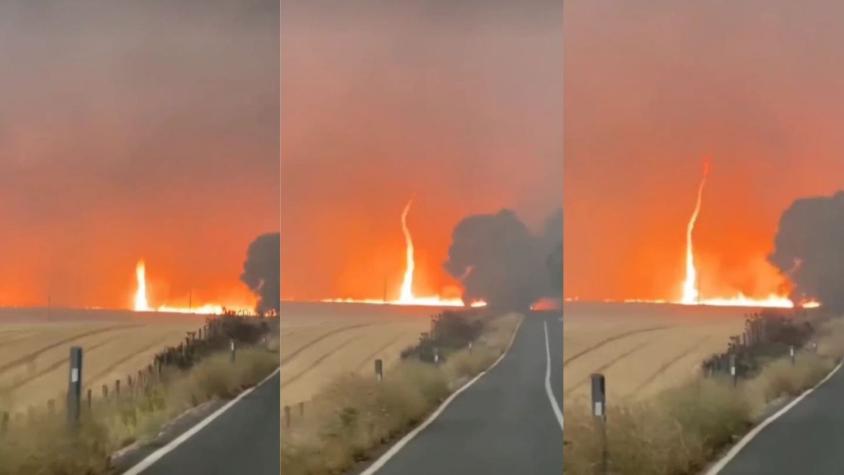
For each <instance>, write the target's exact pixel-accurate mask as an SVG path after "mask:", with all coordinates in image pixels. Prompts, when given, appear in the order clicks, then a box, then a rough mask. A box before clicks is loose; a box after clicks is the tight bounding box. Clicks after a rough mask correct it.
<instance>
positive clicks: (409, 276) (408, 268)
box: [323, 200, 486, 307]
mask: <svg viewBox="0 0 844 475" xmlns="http://www.w3.org/2000/svg"><path fill="white" fill-rule="evenodd" d="M412 204H413V200H410V201H408V203H407V204H406V205H405V207H404V210H402V214H401V229H402V234H403V235H404V245H405V267H404V278H403V279H402V283H401V287H400V290H399V298H398V299H396V300H387V299H386V297H385V298H384V299H346V298H339V299H338V298H335V299H323V302H334V303H367V304H377V305H418V306H425V307H464V306H465V304H464V302H463V300H461V299H459V298H443V297H440V296H438V295H433V296H426V297H419V296H416V295H415V294H414V293H413V273H414V271H415V270H416V262H415V258H414V252H413V251H414V248H413V236H412V235H411V233H410V227H409V226H408V225H407V216H408V214H409V213H410V208H411V205H412ZM470 306H471V307H484V306H486V302H484V301H475V302H471V303H470Z"/></svg>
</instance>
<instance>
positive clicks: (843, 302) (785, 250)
mask: <svg viewBox="0 0 844 475" xmlns="http://www.w3.org/2000/svg"><path fill="white" fill-rule="evenodd" d="M769 260H770V261H771V263H773V264H774V265H775V266H776V267H777V268H779V270H780V272H782V273H783V274H786V275H787V276H788V277H789V278H790V279H791V282H792V283H793V284H794V289H793V291H792V295H791V298H792V300H794V301H795V302H800V301H802V300H806V299H817V300H818V301H820V302H821V304H823V306H824V307H826V308H828V309H831V310H835V311H841V310H844V192H838V193H836V194H835V195H834V196H832V197H817V198H806V199H800V200H797V201H795V202H794V203H793V204H792V205H791V207H790V208H789V209H788V210H786V211H785V213H783V215H782V217H781V218H780V225H779V231H778V232H777V237H776V243H775V250H774V252H773V253H772V254H771V255H770V256H769Z"/></svg>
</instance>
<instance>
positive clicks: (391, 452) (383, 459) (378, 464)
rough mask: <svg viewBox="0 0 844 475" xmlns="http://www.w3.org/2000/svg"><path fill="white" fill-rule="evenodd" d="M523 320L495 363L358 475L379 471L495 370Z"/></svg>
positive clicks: (370, 474)
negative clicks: (473, 386) (450, 405)
mask: <svg viewBox="0 0 844 475" xmlns="http://www.w3.org/2000/svg"><path fill="white" fill-rule="evenodd" d="M524 319H525V317H522V320H519V324H518V325H517V326H516V330H515V331H513V335H512V336H511V337H510V343H508V344H507V348H506V349H505V350H504V352H503V353H501V356H499V357H498V359H497V360H495V362H494V363H492V364H491V365H490V366H489V368H487V369H485V370H484V371H481V373H480V374H478V375H477V376H475V377H474V378H473V379H472V380H471V381H469V382H468V383H466V384H464V385H463V386H461V387H460V389H458V390H457V391H454V393H453V394H452V395H451V396H449V397H448V398H447V399H446V400H445V401H443V403H442V404H440V407H438V408H437V410H436V411H434V413H433V414H431V416H430V417H428V418H427V419H426V420H425V422H423V423H422V424H421V425H419V426H418V427H417V428H415V429H413V430H412V431H410V432H409V433H408V434H407V435H405V436H404V437H402V438H401V440H399V441H398V442H396V444H395V445H393V446H392V447H390V449H389V450H387V451H386V452H384V454H383V455H381V456H380V457H378V460H376V461H375V462H373V463H372V465H370V466H369V467H367V469H366V470H364V471H363V472H361V473H360V475H373V474H374V473H375V472H377V471H378V470H380V469H381V468H382V467H383V466H384V465H386V464H387V462H389V461H390V459H391V458H393V457H395V455H396V454H397V453H399V451H400V450H401V449H403V448H404V446H405V445H407V444H409V443H410V441H411V440H413V439H414V438H415V437H416V436H417V435H419V433H420V432H422V431H423V430H425V428H426V427H428V426H429V425H431V423H432V422H434V421H435V420H436V419H437V417H439V416H440V414H442V413H443V411H445V409H446V408H447V407H448V405H449V404H451V401H453V400H454V399H455V398H456V397H457V396H459V395H460V393H462V392H463V391H465V390H467V389H469V387H470V386H472V385H473V384H475V382H476V381H478V380H479V379H481V377H483V375H485V374H487V373H488V372H490V371H491V370H492V368H495V367H496V366H497V365H498V363H500V362H501V360H503V359H504V357H505V356H507V353H509V352H510V347H511V346H513V342H514V341H515V340H516V335H518V333H519V329H521V327H522V321H524Z"/></svg>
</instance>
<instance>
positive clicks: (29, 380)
mask: <svg viewBox="0 0 844 475" xmlns="http://www.w3.org/2000/svg"><path fill="white" fill-rule="evenodd" d="M204 320H205V317H201V316H196V315H181V314H172V313H160V314H153V313H136V312H130V311H119V310H62V309H51V310H49V311H48V310H47V309H31V310H27V309H4V310H0V411H9V412H15V411H25V410H27V408H28V407H29V406H32V405H45V404H46V403H47V401H49V400H50V399H55V400H56V404H57V405H59V404H61V401H64V397H65V391H66V390H67V373H68V351H69V348H70V347H71V346H81V347H82V349H83V352H84V358H85V366H84V368H83V381H84V385H85V389H88V388H90V389H92V390H93V394H94V395H95V396H99V395H100V388H101V386H102V385H104V384H109V385H111V386H113V385H114V381H115V380H116V379H125V378H126V376H127V375H133V374H136V373H137V371H138V370H140V369H143V368H146V367H147V365H149V364H150V363H151V362H152V358H153V356H154V355H155V354H156V353H157V352H159V351H160V350H161V349H163V348H165V347H167V346H171V345H177V344H178V343H179V342H181V341H183V340H184V338H185V335H186V332H189V331H195V330H196V329H197V328H199V327H201V326H202V325H203V322H204Z"/></svg>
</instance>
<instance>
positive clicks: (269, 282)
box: [240, 233, 281, 315]
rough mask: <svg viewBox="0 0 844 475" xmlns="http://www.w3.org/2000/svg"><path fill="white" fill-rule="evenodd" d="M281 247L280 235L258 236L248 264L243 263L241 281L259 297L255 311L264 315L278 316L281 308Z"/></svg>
mask: <svg viewBox="0 0 844 475" xmlns="http://www.w3.org/2000/svg"><path fill="white" fill-rule="evenodd" d="M280 247H281V238H280V235H279V233H269V234H264V235H261V236H258V238H257V239H255V240H254V241H252V244H250V245H249V249H248V251H247V252H246V262H244V263H243V273H242V274H241V275H240V280H241V281H242V282H243V283H244V284H246V285H247V286H248V287H249V290H251V291H252V292H253V293H254V294H255V295H256V296H257V297H258V303H257V304H256V305H255V310H256V311H257V312H258V313H259V314H262V315H263V314H267V313H272V312H275V313H276V314H278V311H279V307H280V306H281V295H280V292H281V290H280V287H279V285H280V282H279V274H280V261H279V254H280Z"/></svg>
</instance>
